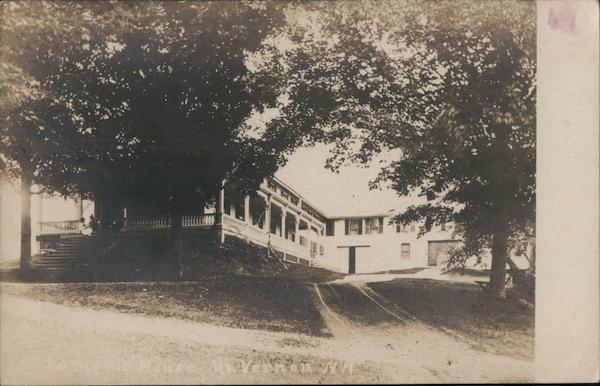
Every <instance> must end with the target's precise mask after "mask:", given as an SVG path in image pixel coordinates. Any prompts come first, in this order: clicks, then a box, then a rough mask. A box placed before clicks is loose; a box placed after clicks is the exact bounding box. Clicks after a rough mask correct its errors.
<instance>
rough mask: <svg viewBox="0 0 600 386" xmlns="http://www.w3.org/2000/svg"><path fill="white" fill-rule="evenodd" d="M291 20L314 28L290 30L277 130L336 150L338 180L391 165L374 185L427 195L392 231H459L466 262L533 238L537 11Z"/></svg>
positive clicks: (399, 7)
mask: <svg viewBox="0 0 600 386" xmlns="http://www.w3.org/2000/svg"><path fill="white" fill-rule="evenodd" d="M298 12H300V13H304V14H305V15H313V16H314V17H313V18H308V19H309V21H307V22H305V23H304V24H302V23H301V22H299V23H297V24H296V25H295V26H294V29H293V31H292V32H291V33H290V35H291V36H292V38H293V39H294V40H295V41H296V43H297V44H298V47H300V48H299V49H298V50H294V51H291V52H290V53H288V58H289V62H290V63H293V64H292V65H290V66H291V68H293V70H292V71H291V74H292V76H290V80H289V82H288V88H287V91H288V94H289V100H290V101H291V102H290V103H288V104H285V105H282V107H281V109H282V111H283V114H282V116H281V117H280V118H279V119H278V120H276V121H274V122H273V124H272V127H271V130H274V131H277V130H284V129H287V130H292V131H300V130H303V128H311V131H310V134H311V135H312V138H313V140H315V141H316V140H322V141H326V142H329V143H333V144H335V147H334V150H333V154H332V157H331V158H330V159H329V162H328V167H330V168H332V169H334V170H335V169H337V168H339V167H342V166H343V165H346V164H348V163H354V164H369V163H370V162H372V161H373V159H374V157H375V156H376V155H379V154H381V153H388V154H391V155H393V157H394V158H395V159H393V160H392V161H390V162H389V163H387V164H385V165H384V166H383V167H382V169H381V173H380V174H379V176H378V178H377V179H376V180H375V181H373V182H372V187H377V186H380V185H381V184H389V185H390V186H391V187H392V188H393V189H394V190H396V191H397V192H398V194H400V195H406V194H409V193H412V192H416V193H417V194H418V195H420V196H422V197H423V198H424V199H426V201H427V202H426V203H425V204H423V205H419V206H415V207H410V208H408V209H407V210H406V211H405V212H404V213H402V214H401V215H399V216H398V217H397V218H396V221H398V222H403V223H408V222H410V221H414V220H423V222H422V224H423V228H422V230H421V232H424V231H429V230H430V229H432V227H434V226H435V225H440V224H444V223H446V222H454V223H455V224H456V230H457V232H458V233H459V234H460V236H462V238H463V240H464V241H465V249H464V252H467V253H466V254H465V255H464V256H467V255H470V254H479V253H480V252H481V251H482V249H483V248H486V247H491V246H492V242H493V238H494V235H496V236H498V237H497V239H498V241H500V239H501V238H503V237H500V233H502V234H505V233H508V235H509V236H511V235H516V234H517V233H519V232H529V233H530V234H531V231H532V229H531V228H532V224H533V222H534V218H535V95H536V93H535V71H536V65H535V4H532V3H528V2H514V1H494V2H486V3H479V2H471V1H439V2H418V3H417V2H413V1H405V2H386V3H383V4H380V6H379V7H365V4H364V3H363V2H358V3H343V4H342V6H340V7H335V9H334V7H325V6H322V7H319V5H314V4H312V5H311V6H309V7H304V8H302V10H301V11H298ZM315 31H317V32H315ZM290 128H291V129H290ZM509 238H510V237H509ZM509 244H510V243H509ZM501 249H504V253H506V248H501Z"/></svg>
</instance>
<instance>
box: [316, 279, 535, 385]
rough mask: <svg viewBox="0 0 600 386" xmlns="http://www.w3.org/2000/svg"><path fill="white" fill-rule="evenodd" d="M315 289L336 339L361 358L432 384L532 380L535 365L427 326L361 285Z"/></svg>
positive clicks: (358, 283) (336, 284) (338, 284)
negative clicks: (481, 348)
mask: <svg viewBox="0 0 600 386" xmlns="http://www.w3.org/2000/svg"><path fill="white" fill-rule="evenodd" d="M315 290H316V291H317V292H318V294H319V299H320V301H321V308H320V309H321V311H322V315H323V317H324V318H325V320H326V322H327V325H328V327H330V329H331V333H332V334H333V335H334V339H336V340H338V341H346V342H348V343H347V345H346V346H347V349H348V350H352V349H353V348H355V347H356V346H358V347H359V348H360V349H359V350H358V351H359V352H361V354H362V355H364V356H375V357H378V358H379V360H381V361H383V362H386V363H389V364H390V365H393V366H395V367H396V368H397V369H399V368H410V369H419V370H420V371H421V372H422V373H421V377H422V379H428V382H467V383H469V382H526V381H531V380H532V379H533V371H534V369H533V363H532V362H528V361H522V360H517V359H513V358H509V357H504V356H497V355H493V354H489V353H484V352H482V351H479V350H477V349H475V348H474V347H473V345H474V344H473V342H471V341H469V340H468V339H466V338H464V337H462V336H458V335H456V334H454V333H452V332H450V331H445V330H439V329H436V328H433V327H431V326H428V325H426V324H424V323H422V322H421V321H420V320H419V319H418V318H416V317H415V316H414V315H412V314H410V313H409V312H407V311H406V310H404V309H402V308H401V307H399V306H398V305H396V304H394V303H393V302H391V301H390V300H389V299H386V298H385V297H383V296H382V295H380V294H379V293H377V292H375V291H373V290H372V289H371V288H369V287H368V286H366V285H365V284H364V283H362V282H350V283H322V284H319V285H315ZM357 354H358V353H357ZM361 354H358V355H361Z"/></svg>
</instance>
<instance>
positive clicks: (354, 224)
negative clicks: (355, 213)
mask: <svg viewBox="0 0 600 386" xmlns="http://www.w3.org/2000/svg"><path fill="white" fill-rule="evenodd" d="M346 235H362V219H353V220H346Z"/></svg>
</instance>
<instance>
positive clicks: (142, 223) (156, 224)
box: [125, 214, 215, 229]
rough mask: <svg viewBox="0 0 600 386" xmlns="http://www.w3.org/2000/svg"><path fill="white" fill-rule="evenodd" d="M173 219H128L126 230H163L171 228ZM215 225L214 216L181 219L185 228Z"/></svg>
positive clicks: (192, 216)
mask: <svg viewBox="0 0 600 386" xmlns="http://www.w3.org/2000/svg"><path fill="white" fill-rule="evenodd" d="M171 223H172V218H171V217H170V216H167V215H163V216H144V217H134V218H128V219H127V223H126V224H125V228H126V229H162V228H169V227H170V226H171ZM214 224H215V215H214V214H205V215H186V216H182V217H181V225H182V226H183V227H184V228H194V227H208V226H212V225H214Z"/></svg>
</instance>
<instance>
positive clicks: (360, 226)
mask: <svg viewBox="0 0 600 386" xmlns="http://www.w3.org/2000/svg"><path fill="white" fill-rule="evenodd" d="M356 221H358V234H359V235H362V234H363V233H362V223H363V220H362V219H358V220H356Z"/></svg>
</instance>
